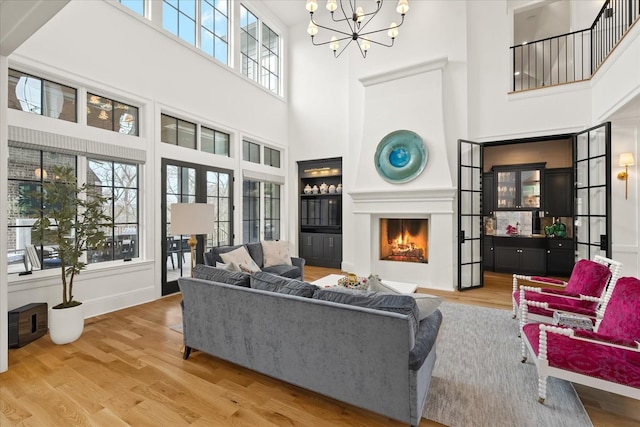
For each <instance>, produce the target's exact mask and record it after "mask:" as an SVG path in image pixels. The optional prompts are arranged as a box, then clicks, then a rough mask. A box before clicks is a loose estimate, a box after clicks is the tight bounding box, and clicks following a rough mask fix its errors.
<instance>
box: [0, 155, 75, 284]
mask: <svg viewBox="0 0 640 427" xmlns="http://www.w3.org/2000/svg"><path fill="white" fill-rule="evenodd" d="M54 166H68V167H73V168H74V169H75V167H76V157H75V156H73V155H68V154H60V153H51V152H46V151H40V150H32V149H27V148H18V147H13V146H9V168H8V194H9V201H8V206H7V210H8V217H9V218H8V219H9V221H8V239H7V256H8V264H9V265H8V270H9V273H21V272H23V271H30V270H32V269H33V270H44V269H48V268H59V267H60V259H59V258H58V257H57V252H56V247H55V246H54V245H52V244H51V243H50V242H48V241H46V240H43V239H41V238H40V236H39V235H38V234H37V233H36V232H35V231H33V230H32V228H31V227H32V226H33V224H34V223H35V222H36V221H37V220H38V219H40V217H41V213H40V194H41V193H42V183H43V182H46V181H50V180H51V179H52V178H53V177H51V176H50V175H49V173H47V170H48V171H51V170H52V169H53V167H54Z"/></svg>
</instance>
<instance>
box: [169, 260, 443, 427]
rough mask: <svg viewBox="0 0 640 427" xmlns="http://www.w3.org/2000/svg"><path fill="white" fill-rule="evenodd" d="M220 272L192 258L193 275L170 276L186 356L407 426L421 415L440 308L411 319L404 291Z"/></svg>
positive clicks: (412, 309)
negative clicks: (229, 365)
mask: <svg viewBox="0 0 640 427" xmlns="http://www.w3.org/2000/svg"><path fill="white" fill-rule="evenodd" d="M221 271H224V270H222V269H217V268H212V267H206V266H203V265H198V266H196V268H195V269H194V275H195V276H196V277H194V278H184V277H183V278H180V279H179V280H178V283H179V286H180V290H181V291H182V297H183V300H182V308H183V324H184V344H185V353H184V358H185V359H187V358H188V357H189V355H190V353H191V349H197V350H201V351H204V352H206V353H209V354H211V355H213V356H216V357H219V358H221V359H224V360H228V361H230V362H233V363H236V364H238V365H241V366H244V367H246V368H249V369H252V370H255V371H257V372H260V373H263V374H265V375H268V376H271V377H274V378H277V379H280V380H282V381H285V382H288V383H290V384H294V385H296V386H299V387H302V388H305V389H308V390H311V391H314V392H317V393H320V394H323V395H325V396H329V397H331V398H334V399H337V400H340V401H343V402H346V403H348V404H351V405H355V406H358V407H361V408H364V409H367V410H370V411H373V412H376V413H379V414H382V415H385V416H387V417H389V418H392V419H395V420H399V421H402V422H406V423H409V424H411V425H412V426H417V425H418V424H419V423H420V418H421V416H422V411H423V408H424V405H425V401H426V396H427V392H428V390H429V384H430V381H431V374H432V371H433V367H434V363H435V360H436V338H437V335H438V331H439V328H440V324H441V322H442V314H441V313H440V311H439V310H435V311H434V312H432V313H431V314H428V316H427V317H426V318H424V319H423V320H418V319H419V317H418V315H419V313H417V312H416V310H417V306H416V303H415V300H413V298H412V297H411V296H410V295H390V294H383V293H375V292H364V293H360V294H358V293H357V292H356V291H351V292H345V291H342V294H344V295H342V294H341V293H340V292H337V291H334V290H332V289H319V288H317V287H316V286H314V285H311V284H308V283H304V282H300V281H297V280H290V279H286V278H283V277H278V276H274V275H271V274H267V273H263V272H258V273H256V274H254V275H247V274H245V273H240V272H228V271H224V273H221ZM198 277H199V278H198ZM225 282H226V283H225ZM248 286H250V287H248ZM336 301H341V302H336ZM370 301H371V303H370ZM371 307H375V308H371Z"/></svg>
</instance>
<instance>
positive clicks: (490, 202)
mask: <svg viewBox="0 0 640 427" xmlns="http://www.w3.org/2000/svg"><path fill="white" fill-rule="evenodd" d="M495 191H496V189H495V186H494V185H493V172H486V173H484V174H483V176H482V214H483V215H484V216H492V215H493V211H494V210H495V204H496V200H495Z"/></svg>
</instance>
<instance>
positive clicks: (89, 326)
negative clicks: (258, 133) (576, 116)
mask: <svg viewBox="0 0 640 427" xmlns="http://www.w3.org/2000/svg"><path fill="white" fill-rule="evenodd" d="M305 271H306V273H307V274H306V276H307V277H306V279H307V280H309V281H311V280H315V279H317V278H319V277H322V276H324V275H326V274H330V273H336V272H337V271H336V270H331V269H323V268H318V267H307V268H306V270H305ZM510 283H511V282H510V278H509V277H508V276H505V275H493V274H492V275H488V276H487V279H486V280H485V287H484V288H483V289H478V290H473V291H467V292H462V293H460V292H446V291H429V292H430V293H433V294H438V295H442V296H444V297H445V298H446V299H447V300H448V301H451V302H458V303H464V304H475V305H482V306H486V307H493V308H500V309H510V307H511V302H510V296H509V290H510V288H511V284H510ZM422 291H426V290H422ZM179 303H180V296H179V295H173V296H169V297H166V298H163V299H161V300H158V301H154V302H151V303H148V304H143V305H139V306H136V307H131V308H127V309H124V310H120V311H117V312H114V313H109V314H105V315H102V316H97V317H94V318H91V319H87V321H86V323H85V325H86V326H85V331H84V334H83V335H82V337H81V338H80V339H79V340H78V341H76V342H74V343H72V344H68V345H65V346H57V345H54V344H52V343H51V340H50V339H49V337H48V336H45V337H42V338H40V339H38V340H37V341H34V342H32V343H30V344H28V345H26V346H25V347H23V348H20V349H12V350H10V351H9V371H8V372H5V373H3V374H0V425H1V426H3V427H5V426H14V425H20V426H47V427H48V426H91V425H93V426H109V427H110V426H125V425H131V426H182V425H193V426H314V427H315V426H400V425H402V424H400V423H397V422H395V421H392V420H389V419H388V418H385V417H382V416H379V415H376V414H373V413H371V412H368V411H364V410H361V409H358V408H355V407H352V406H349V405H345V404H343V403H340V402H338V401H335V400H332V399H329V398H325V397H323V396H320V395H318V394H315V393H312V392H309V391H306V390H303V389H300V388H298V387H294V386H290V385H287V384H285V383H282V382H280V381H277V380H274V379H271V378H269V377H266V376H264V375H260V374H257V373H255V372H252V371H249V370H247V369H243V368H240V367H238V366H235V365H233V364H231V363H228V362H224V361H221V360H219V359H217V358H214V357H212V356H209V355H207V354H205V353H202V352H195V353H193V354H192V356H191V357H190V358H189V360H188V361H184V360H183V359H182V353H181V347H182V335H181V334H180V333H178V332H175V331H173V330H172V329H170V327H171V326H173V325H176V324H179V323H180V322H181V312H180V305H179ZM578 392H579V395H580V398H581V399H582V401H583V403H584V404H585V407H586V408H587V412H588V413H589V416H590V417H591V420H592V422H593V424H594V425H595V426H596V427H604V426H606V427H609V426H611V427H614V426H615V427H624V426H637V425H638V423H640V402H639V401H636V400H633V399H629V398H624V397H621V396H618V395H613V394H610V393H603V392H600V391H597V390H593V389H589V388H587V387H579V388H578ZM531 398H532V399H535V396H532V397H531ZM499 416H500V414H496V418H497V419H499ZM420 426H422V427H425V426H440V424H438V423H435V422H433V421H429V420H426V419H422V422H421V423H420Z"/></svg>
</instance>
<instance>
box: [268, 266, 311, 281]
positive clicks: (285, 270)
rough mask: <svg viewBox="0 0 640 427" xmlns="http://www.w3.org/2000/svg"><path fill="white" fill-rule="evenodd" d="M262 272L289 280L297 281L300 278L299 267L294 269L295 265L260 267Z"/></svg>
mask: <svg viewBox="0 0 640 427" xmlns="http://www.w3.org/2000/svg"><path fill="white" fill-rule="evenodd" d="M262 271H266V272H267V273H271V274H277V275H278V276H282V277H288V278H290V279H297V278H299V277H301V276H302V273H301V272H300V267H296V266H295V265H284V264H283V265H273V266H271V267H262Z"/></svg>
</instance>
